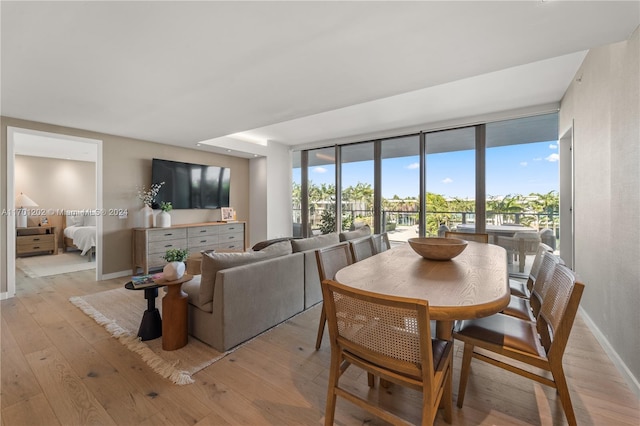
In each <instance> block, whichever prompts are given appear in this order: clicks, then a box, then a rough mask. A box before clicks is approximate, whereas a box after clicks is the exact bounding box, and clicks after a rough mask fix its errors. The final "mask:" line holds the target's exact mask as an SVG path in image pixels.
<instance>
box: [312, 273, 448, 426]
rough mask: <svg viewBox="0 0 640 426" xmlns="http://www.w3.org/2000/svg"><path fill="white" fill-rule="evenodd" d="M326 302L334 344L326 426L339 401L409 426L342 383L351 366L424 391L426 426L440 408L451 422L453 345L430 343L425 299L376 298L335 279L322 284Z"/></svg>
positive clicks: (330, 421)
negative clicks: (341, 400)
mask: <svg viewBox="0 0 640 426" xmlns="http://www.w3.org/2000/svg"><path fill="white" fill-rule="evenodd" d="M322 297H323V300H324V307H325V309H326V312H327V320H328V324H329V325H328V327H329V336H330V340H331V367H330V370H329V386H328V392H327V404H326V410H325V425H332V424H333V421H334V416H335V409H336V400H337V397H338V396H339V397H341V398H344V399H346V400H347V401H349V402H351V403H353V404H355V405H357V406H358V407H360V408H362V409H364V410H367V411H369V412H370V413H372V414H374V415H376V416H378V417H380V418H381V419H383V420H386V421H388V422H390V423H392V424H407V421H406V420H405V419H403V418H401V417H400V416H398V415H397V414H396V413H393V412H391V411H389V410H386V409H385V408H384V407H381V406H379V405H377V404H376V402H377V398H372V399H369V398H366V397H365V396H364V395H363V394H358V393H357V391H354V387H353V386H349V385H345V386H342V385H341V384H340V378H341V377H342V375H343V374H344V372H345V371H346V370H347V368H348V367H349V366H351V365H355V366H357V367H360V368H362V369H363V370H365V371H366V372H367V375H368V377H373V376H378V377H380V380H381V382H382V381H383V380H384V381H386V382H391V383H395V384H398V385H402V386H407V387H409V388H411V389H414V390H417V391H419V392H422V394H423V397H422V413H421V414H422V424H423V425H431V424H433V422H434V420H435V417H436V415H437V412H438V408H439V407H440V406H442V407H443V408H444V413H443V414H444V420H445V421H446V422H447V423H451V420H452V383H451V382H452V369H453V368H452V365H453V342H452V341H446V340H439V339H432V334H431V330H430V328H429V322H430V321H429V303H428V302H427V301H426V300H421V299H410V298H404V297H397V296H389V295H383V294H378V293H372V292H369V291H365V290H360V289H355V288H352V287H349V286H346V285H343V284H340V283H338V282H335V281H332V280H325V281H323V282H322ZM369 386H370V387H374V386H375V380H370V381H369Z"/></svg>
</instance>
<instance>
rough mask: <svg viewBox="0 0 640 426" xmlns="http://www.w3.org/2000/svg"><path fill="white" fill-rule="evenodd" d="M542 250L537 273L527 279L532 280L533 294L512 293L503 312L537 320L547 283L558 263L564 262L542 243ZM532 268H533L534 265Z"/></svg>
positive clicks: (524, 318)
mask: <svg viewBox="0 0 640 426" xmlns="http://www.w3.org/2000/svg"><path fill="white" fill-rule="evenodd" d="M540 251H542V255H541V256H540V257H539V258H540V259H541V261H540V262H539V264H540V265H539V266H538V267H536V274H535V276H534V278H531V276H530V277H529V280H528V281H527V283H529V282H532V285H531V288H530V291H531V296H530V297H528V298H527V297H518V296H514V295H511V299H510V300H509V306H507V307H506V308H504V310H503V311H502V313H503V314H505V315H509V316H512V317H516V318H520V319H523V320H527V321H535V320H536V318H537V317H538V313H539V312H540V306H541V304H542V298H543V297H544V294H545V293H546V288H547V284H548V283H549V278H551V274H553V270H554V268H555V267H556V265H558V264H561V263H563V262H562V261H561V259H560V257H559V256H556V255H555V254H553V253H551V252H548V251H544V247H543V245H542V244H541V247H540ZM534 266H535V265H534ZM531 269H532V270H533V267H532V268H531ZM534 306H535V308H534Z"/></svg>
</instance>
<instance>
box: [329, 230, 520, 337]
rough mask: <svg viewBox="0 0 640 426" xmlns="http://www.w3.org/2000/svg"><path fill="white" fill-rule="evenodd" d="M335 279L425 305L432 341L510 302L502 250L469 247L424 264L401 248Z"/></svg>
mask: <svg viewBox="0 0 640 426" xmlns="http://www.w3.org/2000/svg"><path fill="white" fill-rule="evenodd" d="M335 279H336V281H338V282H340V283H342V284H345V285H348V286H350V287H354V288H358V289H362V290H367V291H372V292H375V293H381V294H388V295H393V296H401V297H409V298H416V299H423V300H427V301H428V302H429V314H430V316H431V319H432V320H436V335H437V336H438V337H439V338H441V339H446V340H450V339H451V331H452V328H453V323H454V321H456V320H463V319H473V318H481V317H485V316H489V315H493V314H495V313H498V312H500V311H502V310H503V309H504V308H505V307H506V306H507V305H508V304H509V300H510V291H509V275H508V269H507V253H506V250H505V249H504V248H502V247H499V246H496V245H493V244H483V243H476V242H473V241H469V242H468V245H467V248H466V249H465V250H464V251H463V252H462V253H461V254H459V255H458V256H456V257H454V258H453V259H451V260H445V261H442V260H427V259H424V258H423V257H421V256H420V255H418V254H417V253H416V252H414V251H413V249H412V248H411V247H410V246H409V244H402V245H399V246H396V247H393V248H392V249H391V250H387V251H384V252H382V253H379V254H376V255H374V256H371V257H369V258H367V259H364V260H361V261H359V262H356V263H354V264H352V265H349V266H347V267H346V268H343V269H341V270H340V271H338V273H337V274H336V276H335Z"/></svg>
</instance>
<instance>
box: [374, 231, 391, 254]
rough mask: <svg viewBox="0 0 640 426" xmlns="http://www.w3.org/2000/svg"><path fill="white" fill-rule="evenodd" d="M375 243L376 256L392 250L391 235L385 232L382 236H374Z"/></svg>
mask: <svg viewBox="0 0 640 426" xmlns="http://www.w3.org/2000/svg"><path fill="white" fill-rule="evenodd" d="M372 237H373V243H374V245H375V247H376V254H377V253H382V252H383V251H387V250H390V249H391V243H390V242H389V234H388V233H386V232H383V233H381V234H373V236H372Z"/></svg>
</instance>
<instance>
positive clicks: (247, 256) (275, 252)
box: [195, 241, 291, 308]
mask: <svg viewBox="0 0 640 426" xmlns="http://www.w3.org/2000/svg"><path fill="white" fill-rule="evenodd" d="M290 253H291V244H290V243H289V241H282V242H279V243H275V244H272V245H270V246H269V247H267V248H265V249H263V250H261V251H247V252H232V253H218V252H212V253H206V252H205V253H203V254H202V264H201V270H202V278H201V280H200V297H199V298H198V302H197V303H195V305H196V306H198V307H201V308H203V307H204V306H206V305H207V304H208V303H210V302H211V301H212V300H213V290H214V287H215V281H216V275H217V274H218V271H221V270H223V269H228V268H233V267H234V266H240V265H246V264H249V263H254V262H259V261H261V260H266V259H271V258H274V257H278V256H284V255H286V254H290Z"/></svg>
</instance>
